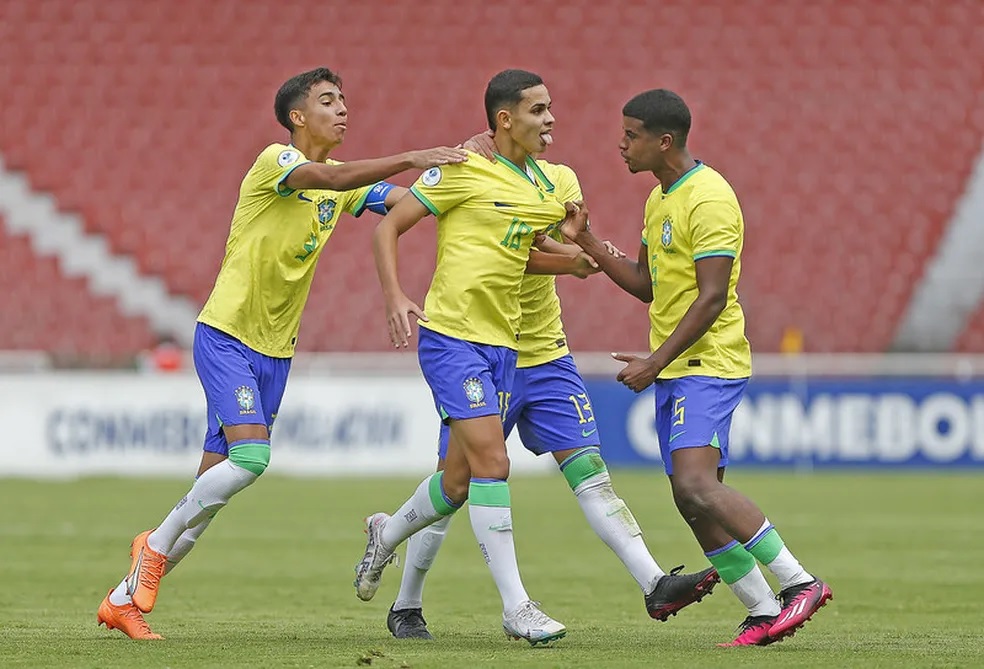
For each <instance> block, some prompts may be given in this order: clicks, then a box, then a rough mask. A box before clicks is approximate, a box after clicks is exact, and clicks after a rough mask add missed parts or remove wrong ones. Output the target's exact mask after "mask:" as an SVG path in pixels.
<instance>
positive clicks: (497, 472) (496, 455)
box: [469, 449, 509, 481]
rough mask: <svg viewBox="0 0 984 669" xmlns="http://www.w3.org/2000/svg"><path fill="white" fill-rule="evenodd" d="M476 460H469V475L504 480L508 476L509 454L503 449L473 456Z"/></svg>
mask: <svg viewBox="0 0 984 669" xmlns="http://www.w3.org/2000/svg"><path fill="white" fill-rule="evenodd" d="M475 460H476V462H474V463H472V462H469V465H471V475H472V477H475V478H483V479H499V480H502V481H505V480H506V479H508V478H509V456H508V455H507V454H506V451H505V449H500V450H498V451H496V452H491V453H482V454H481V456H480V457H478V458H475Z"/></svg>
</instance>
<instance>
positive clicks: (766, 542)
mask: <svg viewBox="0 0 984 669" xmlns="http://www.w3.org/2000/svg"><path fill="white" fill-rule="evenodd" d="M783 545H784V544H783V542H782V538H781V537H780V536H779V533H778V532H776V528H774V527H772V526H771V525H770V526H769V529H767V530H766V531H765V532H760V533H759V534H757V535H756V536H754V537H752V538H751V539H750V540H749V542H748V543H747V544H745V550H747V551H748V552H749V553H751V554H752V555H754V556H755V559H756V560H758V561H759V562H761V563H762V564H769V563H770V562H772V561H773V560H775V559H776V556H777V555H779V551H781V550H782V547H783Z"/></svg>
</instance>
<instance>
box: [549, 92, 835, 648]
mask: <svg viewBox="0 0 984 669" xmlns="http://www.w3.org/2000/svg"><path fill="white" fill-rule="evenodd" d="M622 114H623V119H622V124H623V131H624V132H623V137H622V141H621V143H620V145H619V148H620V150H621V153H622V157H623V158H624V159H625V162H626V164H627V165H628V168H629V171H630V172H633V173H635V172H643V171H648V172H652V173H653V175H654V176H655V177H656V178H657V179H659V185H658V186H656V188H655V189H653V191H652V194H651V195H650V196H649V199H648V201H647V202H646V211H645V229H644V232H643V237H642V246H641V247H640V249H639V256H638V259H637V260H635V261H633V260H628V259H617V258H613V257H611V256H610V255H609V254H608V253H607V252H606V250H605V247H604V246H603V245H602V243H601V242H600V241H599V240H598V239H597V238H596V237H595V236H594V235H593V234H592V233H591V231H590V226H589V224H588V211H587V208H586V207H583V206H581V207H580V209H579V210H578V211H577V212H576V214H574V215H572V216H571V217H569V218H568V219H567V220H566V221H565V222H564V224H563V225H562V227H561V230H562V231H563V233H564V234H565V236H567V237H568V238H569V239H571V240H572V241H574V242H575V243H576V244H578V245H579V246H580V247H581V248H583V249H584V251H585V252H587V253H588V254H589V255H591V256H592V257H593V258H594V259H595V260H596V261H597V262H598V265H599V266H600V267H601V269H602V270H603V271H604V272H605V273H606V274H608V275H609V276H610V277H611V278H612V279H613V280H614V281H615V283H617V284H618V285H619V286H620V287H621V288H622V289H623V290H625V291H626V292H628V293H629V294H631V295H634V296H636V297H637V298H639V299H640V300H642V301H643V302H648V303H651V304H650V307H649V315H650V324H651V327H650V348H651V350H652V355H650V356H649V357H648V358H639V357H637V356H632V355H624V354H613V355H614V357H615V359H616V360H620V361H622V362H625V363H626V366H625V368H624V369H622V371H621V372H619V374H618V380H619V381H621V382H622V383H624V384H625V385H626V386H628V387H629V388H631V389H632V390H634V391H636V392H641V391H642V390H643V389H645V388H647V387H649V386H650V385H653V384H655V386H656V429H657V434H658V436H659V445H660V453H661V454H662V457H663V463H664V467H665V469H666V473H667V475H668V476H669V478H670V484H671V488H672V490H673V499H674V501H675V502H676V505H677V508H678V509H679V510H680V513H681V515H682V516H683V518H684V520H686V521H687V523H688V524H689V525H690V528H691V530H692V531H693V533H694V536H695V537H696V538H697V541H698V543H700V545H701V547H702V548H703V550H704V551H705V555H706V556H707V558H708V560H709V561H710V562H711V564H712V565H714V566H715V567H716V568H717V571H718V573H720V575H721V578H722V579H723V580H724V582H725V583H727V584H728V585H729V586H730V587H731V589H732V591H734V593H735V595H737V597H738V599H740V600H741V602H742V603H743V604H745V606H746V607H747V608H748V617H747V618H745V620H744V621H743V622H742V623H741V625H740V632H739V634H738V636H737V638H736V639H735V640H734V641H732V642H731V643H729V644H722V645H729V646H748V645H767V644H769V643H772V642H774V641H779V640H780V639H783V638H785V637H787V636H790V635H792V634H793V633H794V632H795V631H796V630H797V629H798V628H799V627H801V626H802V625H803V624H804V623H805V622H806V621H807V620H809V619H810V618H811V617H812V616H813V614H814V613H816V612H817V611H818V610H819V609H820V607H821V606H823V605H824V604H825V603H826V602H827V600H829V599H830V598H831V596H832V594H831V590H830V587H829V586H827V584H825V583H824V582H823V581H821V580H820V579H818V578H815V577H814V576H813V575H811V574H810V573H808V572H807V571H806V570H805V569H804V568H803V567H802V566H801V565H800V563H799V561H798V560H797V559H796V558H795V557H794V556H793V554H792V553H791V552H790V551H789V549H788V548H787V547H786V546H785V544H784V543H783V541H782V539H781V538H780V537H779V533H778V532H777V531H776V529H775V527H773V525H772V523H770V522H769V520H768V518H766V517H765V516H764V515H763V513H762V511H760V510H759V508H758V507H757V506H756V505H755V503H754V502H752V501H751V500H750V499H748V498H747V497H745V496H744V495H742V494H741V493H740V492H738V491H737V490H734V489H733V488H730V487H729V486H727V485H725V484H724V472H725V468H726V467H727V465H728V433H729V430H730V428H731V417H732V414H733V412H734V410H735V407H736V406H737V405H738V402H739V400H740V399H741V397H742V394H743V393H744V390H745V386H746V385H747V383H748V377H749V376H750V375H751V353H750V350H749V345H748V340H747V339H746V338H745V317H744V314H743V313H742V309H741V306H740V305H739V304H738V294H737V290H736V286H737V283H738V275H739V272H740V267H741V249H742V241H743V238H744V221H743V219H742V215H741V208H740V207H739V205H738V199H737V197H736V196H735V193H734V191H733V190H732V189H731V186H730V185H729V184H728V182H727V181H725V179H724V177H722V176H721V175H720V174H719V173H717V172H716V171H714V170H713V169H711V168H710V167H708V166H707V165H704V164H703V163H701V162H699V161H696V160H694V159H693V158H692V157H691V155H690V153H689V151H688V150H687V135H688V134H689V132H690V110H689V109H688V108H687V105H686V104H685V103H684V101H683V100H682V99H681V98H680V97H679V96H678V95H676V94H675V93H672V92H670V91H667V90H652V91H647V92H645V93H641V94H639V95H637V96H636V97H634V98H632V99H631V100H630V101H629V102H628V103H627V104H626V105H625V107H624V108H623V109H622ZM756 560H758V561H759V562H761V563H762V564H763V565H765V566H766V567H767V568H768V569H769V571H771V572H772V573H773V574H775V576H776V578H777V579H778V580H779V587H780V590H781V591H780V593H779V600H780V601H781V606H780V604H778V603H777V602H776V599H775V597H774V594H773V592H772V589H771V587H770V586H769V584H768V582H767V581H766V580H765V577H764V576H763V574H762V572H761V571H760V570H759V569H758V567H757V565H756Z"/></svg>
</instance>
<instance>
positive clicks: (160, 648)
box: [0, 470, 984, 669]
mask: <svg viewBox="0 0 984 669" xmlns="http://www.w3.org/2000/svg"><path fill="white" fill-rule="evenodd" d="M613 479H614V482H615V485H616V489H617V490H618V491H619V492H620V493H621V495H622V497H623V498H624V499H625V500H626V501H627V502H628V504H629V506H630V507H631V508H632V510H633V511H634V513H635V515H636V517H637V518H638V520H639V523H640V524H641V525H642V527H643V530H644V532H645V536H646V540H647V542H648V544H649V547H650V549H651V550H652V551H653V552H654V554H655V556H656V559H657V560H658V561H659V562H660V564H661V565H662V566H663V568H664V569H667V570H668V569H669V568H671V567H674V566H676V565H677V564H680V563H686V564H687V567H688V570H690V569H698V568H702V567H703V566H704V565H705V564H706V563H705V561H704V559H703V556H702V555H701V554H700V551H699V549H698V548H697V545H696V543H695V542H694V540H693V538H692V537H691V536H690V534H689V532H688V531H687V529H686V527H685V526H684V524H683V521H682V520H681V519H680V518H679V517H678V515H677V513H676V511H675V509H674V508H673V507H672V503H671V501H670V496H669V490H668V487H667V484H666V481H665V478H664V477H662V475H661V474H660V473H658V472H656V471H653V472H647V473H640V472H628V471H618V470H616V471H614V472H613ZM729 482H731V483H732V484H734V485H736V487H738V488H739V489H741V490H744V491H745V492H747V493H748V494H749V495H751V496H752V497H753V498H754V499H756V500H757V501H758V502H759V503H760V504H761V505H762V507H763V508H764V509H765V510H766V512H767V513H768V515H769V517H770V519H771V520H772V521H773V522H774V523H775V524H776V525H777V527H778V528H779V531H780V532H781V534H782V536H783V538H784V539H785V540H786V542H787V544H788V545H789V546H790V547H791V549H792V550H793V551H794V553H795V554H796V555H797V556H799V558H800V559H801V560H802V561H803V562H804V563H805V565H806V567H807V568H808V569H811V570H815V571H816V572H817V573H818V574H819V575H820V576H822V577H823V578H824V579H826V580H827V581H828V582H829V583H830V584H831V586H832V588H833V591H834V600H833V601H832V602H831V603H830V604H828V606H827V607H825V608H824V609H822V610H821V611H820V613H819V614H818V615H817V616H816V617H815V618H814V620H813V621H812V622H810V623H808V624H807V626H806V627H805V628H804V629H803V630H801V631H800V632H799V633H797V635H796V636H795V637H793V638H792V639H789V640H787V641H784V642H783V643H780V644H774V645H772V646H770V647H767V648H742V649H719V648H716V647H715V643H716V642H720V641H726V640H729V639H730V638H731V637H732V636H733V634H734V629H735V626H736V625H737V624H738V623H739V622H740V621H741V619H742V618H743V609H742V607H741V606H740V605H739V603H738V602H737V600H736V599H735V598H734V596H733V595H732V594H731V593H730V592H729V591H728V589H727V588H726V587H725V586H724V585H723V584H721V585H719V586H718V588H717V589H716V591H715V593H714V595H713V596H712V597H709V598H708V599H705V600H704V601H703V602H702V603H700V604H697V605H695V606H692V607H690V608H688V609H685V610H684V611H683V612H681V614H680V615H678V616H677V617H675V618H671V619H670V622H668V623H656V622H655V621H652V620H650V619H649V618H648V616H647V615H646V613H645V610H644V607H643V601H642V596H641V594H640V592H639V591H638V589H637V587H636V585H635V583H634V582H633V581H632V579H631V578H630V577H629V576H628V574H627V573H626V572H625V571H624V569H623V568H622V565H621V563H620V562H619V561H618V560H617V559H616V558H615V556H614V555H613V554H611V553H610V552H609V551H608V549H607V548H606V547H605V546H604V545H603V544H602V543H601V542H600V541H599V540H598V539H597V538H596V537H595V536H594V534H593V533H592V532H591V530H590V528H588V526H587V524H586V523H585V522H584V520H583V517H582V516H581V512H580V509H579V508H578V506H577V504H576V503H575V502H574V499H573V497H572V495H571V493H570V491H569V490H568V489H567V487H566V484H565V483H564V481H563V478H562V477H561V476H559V475H555V476H549V477H530V478H517V479H515V480H514V481H513V482H512V488H513V494H512V497H513V505H514V506H513V520H514V525H515V532H516V542H517V546H518V552H519V560H520V568H521V570H522V573H523V578H524V581H525V583H526V586H527V589H528V590H529V591H530V594H531V595H532V596H533V598H534V599H537V600H540V601H541V602H542V603H543V607H544V609H545V610H546V611H547V612H548V613H549V614H550V615H552V616H554V617H556V618H557V619H559V620H561V621H563V622H564V623H565V624H566V625H567V627H568V630H569V633H568V636H567V638H566V639H563V640H561V641H559V642H558V643H556V644H555V645H554V646H553V647H550V648H536V649H533V648H530V647H529V646H528V645H527V644H526V643H525V642H522V643H520V642H510V641H507V640H506V639H505V637H504V636H503V634H502V631H501V627H500V608H499V600H498V596H497V595H496V593H495V590H494V586H493V584H492V580H491V577H490V576H489V575H488V573H487V571H486V567H485V564H484V562H483V561H482V558H481V555H480V553H479V551H478V549H477V548H476V546H475V542H474V537H473V536H472V532H471V527H470V524H469V522H468V518H467V516H466V513H467V512H464V513H462V514H459V517H458V518H456V519H455V520H454V522H453V523H452V525H451V530H450V534H449V537H448V540H447V542H446V543H445V546H444V550H443V552H442V553H441V554H440V555H439V556H438V558H437V562H436V563H435V566H434V569H433V571H432V572H431V575H430V578H429V582H428V588H427V591H426V593H425V606H424V614H425V616H426V617H427V620H428V623H429V625H430V629H431V631H432V632H433V634H434V635H435V636H436V637H437V640H436V641H434V642H421V641H409V642H408V641H398V640H396V639H393V638H391V637H390V636H389V634H388V632H387V631H386V627H385V618H386V611H387V608H388V606H389V604H390V603H391V602H392V598H393V596H394V595H395V593H396V590H397V586H398V584H399V579H400V573H401V572H400V570H399V569H394V568H390V569H388V570H387V572H386V573H385V575H384V578H383V585H382V587H381V589H380V591H379V594H378V595H377V597H376V599H375V600H373V601H372V602H369V603H364V602H360V601H359V600H358V599H356V597H355V591H354V589H353V587H352V578H353V566H354V565H355V563H356V562H357V561H358V560H359V558H360V557H361V554H362V551H363V549H364V545H365V544H364V535H363V533H362V523H361V519H362V518H363V517H364V516H365V515H367V514H368V513H370V512H373V511H379V510H385V511H389V512H391V511H393V510H394V509H395V508H396V506H397V505H398V504H399V503H400V502H401V501H402V500H403V499H404V498H405V497H406V496H407V495H409V494H410V492H411V491H412V489H413V487H414V485H415V484H416V481H415V480H410V479H376V480H373V479H340V480H289V479H284V478H277V477H274V476H269V477H264V478H263V479H261V480H260V481H259V483H258V484H257V485H255V486H253V487H252V488H251V489H249V490H247V491H246V492H245V493H243V494H242V495H240V496H239V497H237V498H236V499H235V500H234V501H233V503H232V504H231V505H230V507H229V508H227V509H226V510H224V511H223V512H222V513H221V514H220V516H219V517H218V518H216V521H215V522H214V523H213V525H212V527H210V528H209V530H208V531H207V532H206V533H205V535H204V536H203V538H202V539H201V540H200V541H199V545H198V547H197V548H196V549H195V551H194V552H193V553H192V554H191V555H190V556H189V557H188V558H187V560H186V561H185V562H184V563H183V564H182V565H181V566H180V567H179V568H178V569H177V570H175V572H174V573H173V574H172V575H170V576H169V577H168V578H167V579H165V581H164V584H163V586H162V591H161V595H160V598H159V599H158V602H157V608H156V609H155V611H154V612H153V614H151V615H150V616H149V617H148V619H149V621H150V623H151V625H152V626H153V628H154V629H155V631H157V632H159V633H161V634H163V635H164V636H165V637H166V638H165V640H164V641H158V642H140V643H138V642H132V641H130V640H129V639H126V638H125V637H123V636H122V635H121V634H120V633H119V632H109V631H106V630H105V628H101V627H96V621H95V612H96V607H97V606H98V604H99V602H100V600H101V599H102V597H103V596H104V595H105V594H106V591H107V590H108V589H109V588H110V586H112V585H114V584H115V583H117V582H118V580H119V579H120V577H121V576H122V575H123V573H124V572H125V571H126V569H127V567H128V564H129V559H128V556H127V548H128V544H129V541H130V539H131V538H132V536H133V535H134V534H136V533H137V532H138V531H139V530H142V529H145V528H147V527H150V526H152V525H153V524H154V523H155V522H157V521H158V520H159V519H160V518H161V517H162V516H163V514H164V513H165V512H166V511H167V510H168V508H169V506H170V504H172V503H173V502H174V501H175V500H176V499H178V497H180V495H181V494H183V493H184V492H185V488H186V483H185V482H181V481H173V480H172V481H159V480H149V481H145V480H119V479H97V480H83V481H77V482H69V483H38V482H32V481H20V480H0V490H2V491H3V495H2V500H3V503H2V505H0V546H2V558H0V666H2V667H31V668H34V667H175V668H178V667H358V666H371V667H384V668H411V667H412V668H422V667H441V668H448V667H468V668H469V669H473V668H477V667H509V669H518V668H520V667H661V668H663V667H688V668H692V667H726V668H728V669H733V668H735V667H891V668H892V669H899V668H900V667H980V666H984V604H982V602H984V572H982V571H981V569H980V564H981V560H982V556H984V532H982V531H981V530H982V529H984V521H982V512H984V504H982V502H984V493H982V490H984V478H982V477H981V476H980V475H977V476H975V475H940V474H911V475H901V474H898V475H896V474H860V473H852V474H843V473H838V474H816V475H796V474H791V473H778V472H777V473H748V472H736V473H733V474H732V475H731V476H729ZM400 552H401V553H402V552H403V549H402V548H401V549H400Z"/></svg>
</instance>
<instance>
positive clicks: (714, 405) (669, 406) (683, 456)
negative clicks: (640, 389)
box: [657, 376, 748, 479]
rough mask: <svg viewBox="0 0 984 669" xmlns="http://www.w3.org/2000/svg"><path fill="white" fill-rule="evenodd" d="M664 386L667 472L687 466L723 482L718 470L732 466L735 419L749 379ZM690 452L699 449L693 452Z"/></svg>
mask: <svg viewBox="0 0 984 669" xmlns="http://www.w3.org/2000/svg"><path fill="white" fill-rule="evenodd" d="M661 383H662V384H665V389H666V391H667V392H666V396H665V397H664V403H663V404H664V411H663V425H662V428H663V429H662V433H661V434H660V451H661V453H662V454H663V457H664V464H665V465H666V466H667V473H674V472H678V471H679V470H678V467H680V466H684V467H686V468H687V470H688V473H690V472H693V471H694V470H695V469H697V468H699V469H700V471H701V472H703V471H704V470H707V471H708V472H710V473H711V474H712V475H713V477H714V478H715V479H719V478H720V476H721V475H722V474H723V472H719V471H718V470H719V469H722V468H724V467H726V466H727V465H728V444H729V433H730V431H731V420H732V416H733V415H734V411H735V409H736V408H737V406H738V403H739V402H740V401H741V398H742V396H743V394H744V391H745V387H746V385H747V383H748V381H747V379H718V378H713V377H705V376H690V377H683V378H680V379H671V380H669V381H668V382H661ZM657 418H659V416H657ZM657 422H659V420H657ZM663 434H666V438H665V445H664V440H663ZM690 449H699V450H698V451H695V452H692V453H691V452H688V451H690ZM679 473H681V474H682V473H684V472H683V471H679Z"/></svg>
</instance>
